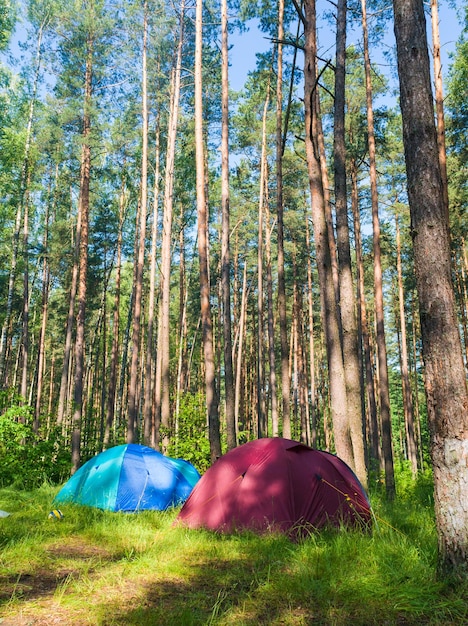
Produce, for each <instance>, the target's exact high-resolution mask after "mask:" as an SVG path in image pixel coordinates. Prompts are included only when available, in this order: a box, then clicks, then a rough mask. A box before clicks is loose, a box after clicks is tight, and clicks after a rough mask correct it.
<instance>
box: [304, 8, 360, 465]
mask: <svg viewBox="0 0 468 626" xmlns="http://www.w3.org/2000/svg"><path fill="white" fill-rule="evenodd" d="M304 8H305V59H304V79H305V80H304V109H305V145H306V155H307V166H308V172H309V184H310V193H311V203H312V222H313V226H314V239H315V253H316V260H317V269H318V276H319V284H320V298H321V304H322V322H323V328H324V333H325V337H326V346H327V360H328V375H329V381H330V400H331V411H332V419H333V430H334V436H335V449H336V452H337V454H338V456H340V457H341V458H342V459H343V460H344V461H345V463H348V465H349V466H350V467H353V466H354V459H353V450H352V446H351V438H350V433H349V425H348V416H347V408H346V387H345V377H344V366H343V353H342V350H341V342H340V332H339V324H338V312H337V305H336V298H335V289H334V285H333V276H332V267H331V257H330V244H329V236H328V228H327V222H326V219H325V204H324V194H323V182H322V170H321V165H320V150H319V146H318V145H317V137H318V129H317V113H318V107H317V99H318V92H317V66H316V58H317V39H316V8H315V0H306V2H305V3H304Z"/></svg>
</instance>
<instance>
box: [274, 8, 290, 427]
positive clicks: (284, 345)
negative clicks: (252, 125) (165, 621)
mask: <svg viewBox="0 0 468 626" xmlns="http://www.w3.org/2000/svg"><path fill="white" fill-rule="evenodd" d="M283 15H284V0H279V2H278V42H279V43H278V53H277V57H278V64H277V82H276V215H277V230H278V244H277V245H278V261H277V263H278V315H279V325H280V345H281V394H282V407H283V415H282V417H283V437H285V438H286V439H290V438H291V418H290V406H289V404H290V398H289V395H290V380H289V350H288V329H287V316H286V279H285V269H284V266H285V261H284V206H283V46H282V44H281V42H282V41H283V39H284V24H283Z"/></svg>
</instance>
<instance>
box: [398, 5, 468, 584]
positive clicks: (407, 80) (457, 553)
mask: <svg viewBox="0 0 468 626" xmlns="http://www.w3.org/2000/svg"><path fill="white" fill-rule="evenodd" d="M393 6H394V16H395V18H394V19H395V23H394V27H395V37H396V42H397V56H398V74H399V79H400V107H401V113H402V119H403V141H404V146H405V161H406V171H407V183H408V199H409V205H410V212H411V234H412V237H413V248H414V261H415V272H416V284H417V288H418V296H419V314H420V319H421V336H422V345H423V357H424V364H425V388H426V398H427V411H428V419H429V426H430V430H431V454H432V465H433V470H434V485H435V512H436V522H437V530H438V537H439V556H440V566H441V569H442V571H443V572H445V573H455V574H458V575H460V576H464V577H465V578H466V577H467V576H468V565H467V564H468V505H467V498H466V494H467V493H468V390H467V383H466V377H465V369H464V365H463V357H462V348H461V341H460V334H459V330H458V322H457V315H456V308H455V298H454V290H453V285H452V277H451V259H450V235H449V225H448V221H447V214H446V211H445V202H444V192H443V182H442V176H441V171H440V162H439V156H438V146H437V134H436V128H435V123H434V112H433V100H432V91H431V79H430V69H429V67H430V65H429V55H428V51H427V36H426V23H425V17H424V7H423V3H422V1H421V0H394V3H393Z"/></svg>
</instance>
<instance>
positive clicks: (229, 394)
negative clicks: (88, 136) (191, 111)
mask: <svg viewBox="0 0 468 626" xmlns="http://www.w3.org/2000/svg"><path fill="white" fill-rule="evenodd" d="M221 31H222V46H221V52H222V66H221V71H222V78H221V82H222V85H221V87H222V103H221V109H222V128H221V205H222V226H221V229H222V234H221V285H222V297H223V338H224V393H225V402H226V439H227V448H228V450H231V449H232V448H235V447H236V445H237V438H236V422H235V415H234V401H235V399H234V396H235V387H234V370H233V364H232V328H231V264H230V256H229V255H230V250H229V247H230V244H229V229H230V225H229V224H230V207H229V74H228V71H229V70H228V68H229V54H228V50H229V47H228V14H227V0H222V2H221Z"/></svg>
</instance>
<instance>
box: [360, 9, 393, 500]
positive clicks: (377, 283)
mask: <svg viewBox="0 0 468 626" xmlns="http://www.w3.org/2000/svg"><path fill="white" fill-rule="evenodd" d="M361 8H362V30H363V39H364V69H365V74H366V110H367V141H368V148H369V174H370V185H371V202H372V231H373V249H374V306H375V318H376V327H377V329H376V342H377V359H378V364H379V398H380V417H381V423H382V452H383V458H384V467H385V489H386V493H387V497H388V498H389V499H393V498H394V497H395V476H394V470H393V451H392V417H391V413H390V391H389V381H388V364H387V344H386V339H385V320H384V302H383V288H382V261H381V250H380V221H379V198H378V191H377V165H376V153H375V135H374V111H373V107H372V80H371V65H370V58H369V41H368V32H367V8H366V0H361Z"/></svg>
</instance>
